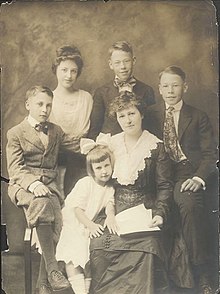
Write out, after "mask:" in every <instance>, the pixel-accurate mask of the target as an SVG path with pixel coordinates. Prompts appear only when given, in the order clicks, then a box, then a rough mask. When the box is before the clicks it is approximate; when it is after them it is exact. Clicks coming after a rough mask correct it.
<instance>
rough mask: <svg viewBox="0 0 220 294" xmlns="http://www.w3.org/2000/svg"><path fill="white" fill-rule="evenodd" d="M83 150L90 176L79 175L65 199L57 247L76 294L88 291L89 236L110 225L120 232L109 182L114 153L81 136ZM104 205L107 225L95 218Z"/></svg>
mask: <svg viewBox="0 0 220 294" xmlns="http://www.w3.org/2000/svg"><path fill="white" fill-rule="evenodd" d="M80 145H81V152H82V153H83V154H87V155H86V163H87V172H88V175H89V176H86V177H84V178H82V179H80V180H79V181H78V182H77V183H76V185H75V187H74V188H73V190H72V191H71V193H70V194H69V195H68V196H67V198H66V200H65V207H64V208H63V210H62V214H63V227H62V232H61V236H60V240H59V242H58V245H57V249H56V258H57V260H58V261H64V262H65V269H66V273H67V276H68V280H69V282H70V283H71V286H72V289H73V290H74V293H75V294H86V293H89V286H90V281H91V279H88V278H87V279H85V272H84V270H85V266H86V264H87V263H88V261H89V243H90V238H96V237H99V236H101V235H102V234H103V231H104V228H105V227H107V228H108V230H109V232H110V233H113V234H117V232H118V227H117V224H116V221H115V210H114V188H113V187H112V186H111V185H110V179H111V175H112V171H113V157H112V153H111V151H110V150H109V148H108V147H107V146H105V145H101V144H97V143H95V142H94V141H93V140H90V139H81V142H80ZM103 208H104V209H105V213H106V219H105V223H104V226H102V225H100V224H96V223H95V222H93V219H94V217H96V216H97V215H98V213H99V212H100V211H101V210H102V209H103Z"/></svg>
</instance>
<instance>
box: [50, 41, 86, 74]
mask: <svg viewBox="0 0 220 294" xmlns="http://www.w3.org/2000/svg"><path fill="white" fill-rule="evenodd" d="M65 60H73V61H74V62H75V63H76V65H77V67H78V72H77V77H79V76H80V74H81V72H82V68H83V60H82V56H81V53H80V51H79V49H78V48H77V47H76V46H70V45H65V46H62V47H60V48H58V49H57V50H56V58H55V60H54V62H53V63H52V72H53V73H54V74H56V71H57V67H58V65H59V64H60V63H61V61H65Z"/></svg>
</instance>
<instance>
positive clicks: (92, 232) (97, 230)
mask: <svg viewBox="0 0 220 294" xmlns="http://www.w3.org/2000/svg"><path fill="white" fill-rule="evenodd" d="M88 230H89V237H90V238H91V239H93V238H97V237H100V236H101V235H103V231H104V228H103V226H102V225H99V224H96V223H94V222H92V223H91V225H90V226H89V227H88Z"/></svg>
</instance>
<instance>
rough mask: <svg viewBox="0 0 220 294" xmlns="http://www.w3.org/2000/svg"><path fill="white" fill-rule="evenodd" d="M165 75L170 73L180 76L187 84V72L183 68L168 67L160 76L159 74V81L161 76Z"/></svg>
mask: <svg viewBox="0 0 220 294" xmlns="http://www.w3.org/2000/svg"><path fill="white" fill-rule="evenodd" d="M164 73H169V74H174V75H178V76H180V77H181V78H182V80H183V81H184V82H185V81H186V74H185V72H184V71H183V70H182V68H180V67H179V66H176V65H171V66H168V67H166V68H165V69H164V70H163V71H162V72H161V73H160V74H159V81H160V80H161V76H162V75H163V74H164Z"/></svg>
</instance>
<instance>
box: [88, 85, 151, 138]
mask: <svg viewBox="0 0 220 294" xmlns="http://www.w3.org/2000/svg"><path fill="white" fill-rule="evenodd" d="M133 92H134V93H135V94H136V95H137V96H139V97H141V98H143V100H144V101H145V103H146V104H147V105H152V104H154V103H155V99H154V92H153V89H152V88H151V87H150V86H148V85H146V84H144V83H143V82H141V81H139V80H136V85H135V86H134V88H133ZM118 95H119V91H118V88H117V87H115V86H114V84H113V81H111V82H109V83H107V84H106V85H104V86H102V87H100V88H98V89H97V90H96V92H95V95H94V98H93V99H94V103H93V110H92V113H91V117H90V121H91V124H90V130H89V134H88V137H89V138H92V139H95V138H96V137H97V136H98V134H99V133H100V132H102V133H111V134H112V135H115V134H118V133H120V132H121V131H122V130H121V127H120V126H119V124H118V122H117V120H116V119H114V118H112V117H109V115H108V112H109V105H110V103H111V102H112V100H113V99H114V98H115V97H117V96H118Z"/></svg>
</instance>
